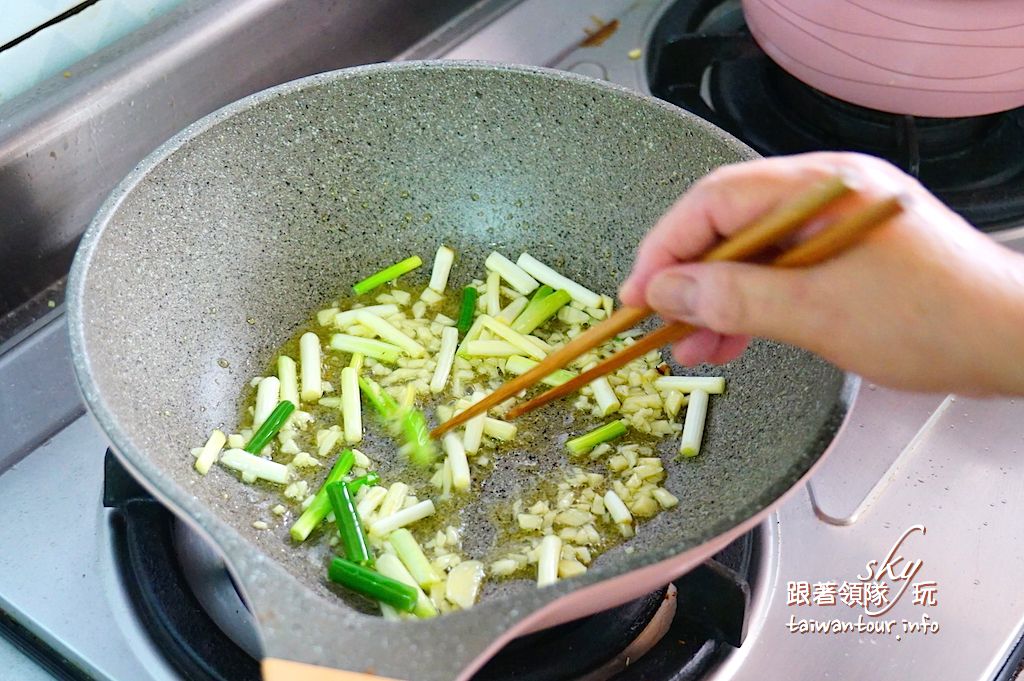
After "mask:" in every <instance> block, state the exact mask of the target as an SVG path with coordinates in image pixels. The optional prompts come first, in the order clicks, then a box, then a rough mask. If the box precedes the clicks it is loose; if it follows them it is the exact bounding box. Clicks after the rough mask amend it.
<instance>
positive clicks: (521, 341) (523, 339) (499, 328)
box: [467, 314, 547, 361]
mask: <svg viewBox="0 0 1024 681" xmlns="http://www.w3.org/2000/svg"><path fill="white" fill-rule="evenodd" d="M477 319H479V320H480V322H481V323H482V324H483V325H484V328H485V329H488V330H490V331H491V332H493V333H494V335H496V336H500V337H501V338H504V339H505V340H506V341H508V342H509V343H511V344H512V345H514V346H516V347H517V348H519V349H520V350H521V351H522V352H523V353H524V354H526V355H527V356H529V357H532V358H533V359H536V360H538V361H540V360H542V359H544V357H545V356H546V354H547V353H546V352H545V351H544V350H543V349H542V347H541V345H540V343H539V342H537V339H536V338H532V337H529V336H526V335H524V334H521V333H519V332H518V331H513V330H512V327H510V326H507V325H506V324H503V323H501V322H499V321H498V320H496V319H494V317H491V316H489V315H485V314H482V315H480V316H479V317H477ZM467 335H468V334H467Z"/></svg>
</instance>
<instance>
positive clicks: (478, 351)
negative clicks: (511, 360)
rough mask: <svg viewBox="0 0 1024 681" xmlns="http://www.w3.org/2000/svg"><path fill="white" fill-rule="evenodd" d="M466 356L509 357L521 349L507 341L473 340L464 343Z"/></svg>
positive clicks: (520, 351)
mask: <svg viewBox="0 0 1024 681" xmlns="http://www.w3.org/2000/svg"><path fill="white" fill-rule="evenodd" d="M464 354H465V355H466V357H511V356H512V355H521V354H523V351H522V350H520V349H519V348H518V347H516V346H515V345H512V344H511V343H509V342H508V341H501V340H474V341H469V342H468V343H466V351H465V353H464Z"/></svg>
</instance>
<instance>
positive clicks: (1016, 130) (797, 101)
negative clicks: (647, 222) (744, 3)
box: [647, 0, 1024, 231]
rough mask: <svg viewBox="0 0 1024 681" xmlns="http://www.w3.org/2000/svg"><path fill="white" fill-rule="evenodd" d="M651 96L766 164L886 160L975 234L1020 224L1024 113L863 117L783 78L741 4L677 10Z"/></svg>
mask: <svg viewBox="0 0 1024 681" xmlns="http://www.w3.org/2000/svg"><path fill="white" fill-rule="evenodd" d="M648 55H649V61H648V65H647V66H648V78H649V81H650V84H651V92H652V93H653V94H654V95H656V96H658V97H661V98H662V99H665V100H668V101H670V102H672V103H673V104H676V105H677V106H680V107H682V108H684V109H687V110H689V111H692V112H693V113H695V114H697V115H699V116H701V117H702V118H706V119H707V120H709V121H711V122H712V123H714V124H715V125H718V126H719V127H721V128H724V129H725V130H727V131H729V132H730V133H732V134H733V135H735V136H736V137H738V138H740V139H741V140H743V141H744V142H746V143H747V144H749V145H750V146H751V147H753V148H754V149H756V150H757V151H758V152H759V153H761V154H764V155H766V156H775V155H779V154H794V153H800V152H805V151H814V150H822V149H834V150H848V151H859V152H863V153H868V154H872V155H874V156H879V157H881V158H884V159H887V160H889V161H891V162H892V163H894V164H896V165H898V166H900V167H901V168H903V169H904V170H905V171H907V172H908V173H910V174H911V175H914V176H915V177H917V178H918V179H920V180H921V182H922V184H924V185H925V186H926V187H928V188H929V189H930V190H932V191H933V192H934V193H935V194H936V195H937V196H938V197H939V198H941V199H942V200H943V201H944V202H945V203H946V204H947V205H949V206H950V207H951V208H953V209H954V210H955V211H957V212H958V213H960V214H961V215H963V216H964V217H965V218H966V219H967V220H969V221H970V222H971V223H972V224H974V225H976V226H977V227H979V228H980V229H982V230H986V231H989V230H996V229H1000V228H1004V227H1009V226H1013V225H1016V224H1019V223H1020V221H1021V220H1022V219H1024V107H1022V108H1019V109H1014V110H1011V111H1006V112H1003V113H998V114H990V115H987V116H977V117H971V118H922V117H914V116H905V115H900V114H891V113H886V112H883V111H876V110H873V109H868V108H865V107H862V106H858V105H855V104H850V103H848V102H844V101H842V100H839V99H836V98H835V97H831V96H830V95H827V94H825V93H823V92H821V91H819V90H816V89H814V88H812V87H811V86H809V85H806V84H805V83H803V82H801V81H800V80H798V79H796V78H794V77H793V76H791V75H789V74H788V73H787V72H786V71H784V70H783V69H782V68H780V67H779V66H778V65H776V64H775V62H774V61H772V60H771V59H770V58H769V57H768V56H767V55H766V54H765V53H764V52H763V51H761V49H760V47H758V45H757V43H756V42H755V41H754V39H753V38H752V37H751V35H750V33H749V32H748V31H747V29H746V25H745V24H744V22H743V14H742V9H741V8H740V5H739V1H738V0H680V1H679V2H676V3H675V4H674V5H672V7H671V8H669V10H668V11H667V12H666V13H665V15H663V16H662V18H661V20H660V21H659V23H658V26H657V28H656V29H655V31H654V35H653V37H652V40H651V49H650V50H649V51H648Z"/></svg>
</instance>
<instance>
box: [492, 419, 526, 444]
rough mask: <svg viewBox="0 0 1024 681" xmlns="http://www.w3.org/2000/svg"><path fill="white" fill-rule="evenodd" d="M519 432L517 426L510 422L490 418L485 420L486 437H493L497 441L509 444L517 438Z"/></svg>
mask: <svg viewBox="0 0 1024 681" xmlns="http://www.w3.org/2000/svg"><path fill="white" fill-rule="evenodd" d="M517 430H518V429H517V428H516V425H515V424H514V423H509V422H508V421H502V420H501V419H495V418H491V417H490V416H488V417H487V418H485V419H484V435H486V436H487V437H493V438H494V439H495V440H501V441H502V442H508V441H509V440H512V439H514V438H515V436H516V431H517Z"/></svg>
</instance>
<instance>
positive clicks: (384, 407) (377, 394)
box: [358, 376, 398, 421]
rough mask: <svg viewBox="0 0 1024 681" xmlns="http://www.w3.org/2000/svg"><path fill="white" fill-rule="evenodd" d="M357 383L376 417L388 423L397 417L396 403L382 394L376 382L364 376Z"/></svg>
mask: <svg viewBox="0 0 1024 681" xmlns="http://www.w3.org/2000/svg"><path fill="white" fill-rule="evenodd" d="M358 382H359V390H361V391H362V393H363V395H365V396H366V399H368V400H370V404H372V405H373V408H374V410H376V412H377V415H378V416H380V417H381V418H382V419H384V420H385V421H390V420H391V419H394V418H395V417H396V416H397V415H398V402H396V401H395V398H393V397H391V395H388V394H387V393H386V392H384V390H383V388H381V387H380V386H379V385H377V382H376V381H374V380H373V379H371V378H367V377H366V376H360V377H359V380H358Z"/></svg>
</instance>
